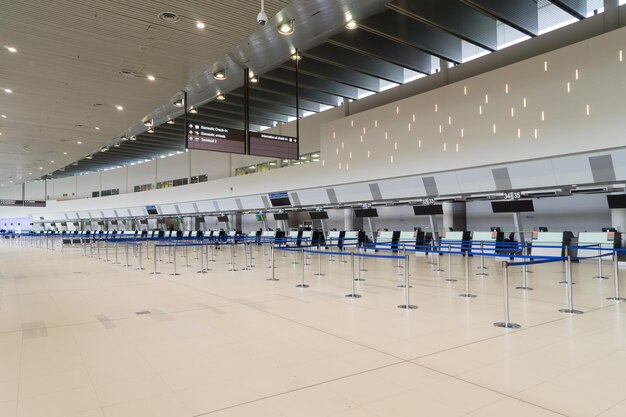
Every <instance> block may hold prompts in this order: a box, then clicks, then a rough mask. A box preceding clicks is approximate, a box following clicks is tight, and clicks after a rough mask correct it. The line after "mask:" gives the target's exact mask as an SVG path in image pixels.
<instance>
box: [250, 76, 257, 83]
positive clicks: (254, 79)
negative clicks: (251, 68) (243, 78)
mask: <svg viewBox="0 0 626 417" xmlns="http://www.w3.org/2000/svg"><path fill="white" fill-rule="evenodd" d="M250 82H251V83H252V84H256V83H258V82H259V77H257V76H256V75H252V76H250Z"/></svg>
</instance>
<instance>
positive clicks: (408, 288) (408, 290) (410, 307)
mask: <svg viewBox="0 0 626 417" xmlns="http://www.w3.org/2000/svg"><path fill="white" fill-rule="evenodd" d="M410 293H411V283H410V282H409V257H408V256H407V255H404V304H400V305H399V306H398V308H404V309H407V310H415V309H416V308H417V306H416V305H413V304H411V302H410V300H409V297H410Z"/></svg>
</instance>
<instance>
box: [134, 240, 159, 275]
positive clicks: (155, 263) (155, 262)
mask: <svg viewBox="0 0 626 417" xmlns="http://www.w3.org/2000/svg"><path fill="white" fill-rule="evenodd" d="M139 258H140V259H141V254H140V255H139ZM159 274H160V272H159V271H157V245H154V271H152V272H150V275H159Z"/></svg>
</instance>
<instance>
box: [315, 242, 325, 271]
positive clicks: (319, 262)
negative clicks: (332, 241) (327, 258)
mask: <svg viewBox="0 0 626 417" xmlns="http://www.w3.org/2000/svg"><path fill="white" fill-rule="evenodd" d="M315 275H316V276H318V277H323V276H324V275H326V274H322V248H321V247H320V246H319V245H318V246H317V273H316V274H315Z"/></svg>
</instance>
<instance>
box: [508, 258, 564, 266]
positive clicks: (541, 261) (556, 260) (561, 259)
mask: <svg viewBox="0 0 626 417" xmlns="http://www.w3.org/2000/svg"><path fill="white" fill-rule="evenodd" d="M564 260H567V258H565V257H559V258H554V259H543V260H540V261H530V262H509V263H507V265H508V266H523V265H537V264H546V263H550V262H561V261H564Z"/></svg>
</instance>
